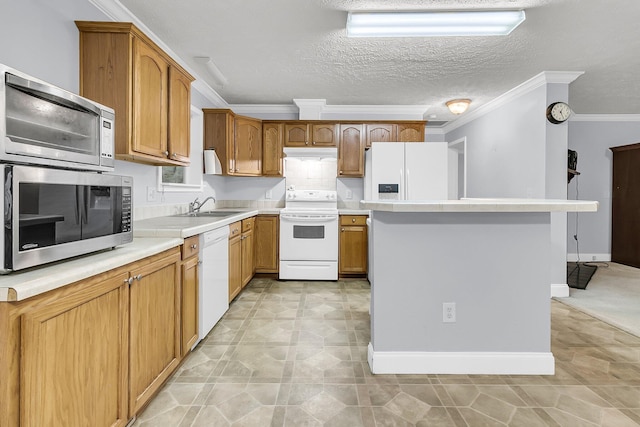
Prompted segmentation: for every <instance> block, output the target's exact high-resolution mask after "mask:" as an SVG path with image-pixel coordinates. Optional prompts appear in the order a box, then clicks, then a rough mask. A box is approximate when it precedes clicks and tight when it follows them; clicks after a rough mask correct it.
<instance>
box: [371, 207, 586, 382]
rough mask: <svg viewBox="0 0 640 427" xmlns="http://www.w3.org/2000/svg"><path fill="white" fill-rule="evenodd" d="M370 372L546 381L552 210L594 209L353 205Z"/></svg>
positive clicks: (551, 369)
mask: <svg viewBox="0 0 640 427" xmlns="http://www.w3.org/2000/svg"><path fill="white" fill-rule="evenodd" d="M360 206H361V207H362V208H364V209H369V210H371V230H370V239H371V240H370V242H369V247H370V248H371V251H370V257H371V258H370V273H369V279H370V281H371V342H370V344H369V349H368V359H369V365H370V368H371V371H372V372H373V373H374V374H543V375H544V374H549V375H551V374H553V373H554V370H555V367H554V365H555V363H554V357H553V354H552V353H551V348H550V334H551V328H550V323H551V319H550V279H549V271H550V263H551V260H550V253H551V252H552V238H551V233H552V227H551V215H552V213H553V212H576V211H580V212H594V211H596V210H597V208H598V203H597V202H588V201H567V200H532V199H517V200H515V199H464V200H442V201H440V200H438V201H370V202H369V201H362V202H360Z"/></svg>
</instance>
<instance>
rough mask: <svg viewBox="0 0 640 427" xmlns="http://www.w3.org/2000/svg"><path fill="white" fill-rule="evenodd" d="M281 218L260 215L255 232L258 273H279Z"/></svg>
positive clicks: (257, 218)
mask: <svg viewBox="0 0 640 427" xmlns="http://www.w3.org/2000/svg"><path fill="white" fill-rule="evenodd" d="M279 218H280V217H279V216H278V215H258V216H257V217H256V226H255V232H254V238H255V243H254V246H255V267H256V273H277V272H278V267H279V262H278V247H279V241H280V236H279V234H280V233H279V225H280V222H279Z"/></svg>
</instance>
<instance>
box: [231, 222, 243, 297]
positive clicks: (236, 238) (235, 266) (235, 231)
mask: <svg viewBox="0 0 640 427" xmlns="http://www.w3.org/2000/svg"><path fill="white" fill-rule="evenodd" d="M241 237H242V221H238V222H234V223H233V224H231V225H229V302H231V301H232V300H233V299H234V298H235V297H236V296H238V294H239V293H240V291H241V290H242V240H240V239H241Z"/></svg>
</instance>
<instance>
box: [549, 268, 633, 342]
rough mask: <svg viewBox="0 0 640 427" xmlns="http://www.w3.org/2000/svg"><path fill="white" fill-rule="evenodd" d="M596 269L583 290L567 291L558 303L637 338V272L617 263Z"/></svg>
mask: <svg viewBox="0 0 640 427" xmlns="http://www.w3.org/2000/svg"><path fill="white" fill-rule="evenodd" d="M593 265H598V270H597V271H596V272H595V274H594V275H593V277H592V278H591V281H590V282H589V284H588V285H587V288H586V289H574V288H570V296H569V297H568V298H556V299H557V300H558V301H560V302H562V303H564V304H567V305H570V306H572V307H575V308H577V309H579V310H581V311H583V312H585V313H587V314H590V315H591V316H593V317H596V318H598V319H600V320H603V321H605V322H607V323H609V324H611V325H613V326H616V327H618V328H620V329H622V330H624V331H627V332H629V333H631V334H633V335H635V336H638V337H640V269H638V268H633V267H628V266H626V265H622V264H616V263H608V265H607V263H593Z"/></svg>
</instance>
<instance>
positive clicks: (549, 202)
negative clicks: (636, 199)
mask: <svg viewBox="0 0 640 427" xmlns="http://www.w3.org/2000/svg"><path fill="white" fill-rule="evenodd" d="M360 207H361V208H363V209H370V210H372V211H383V212H595V211H597V210H598V202H596V201H587V200H553V199H461V200H389V201H382V200H375V201H367V200H361V201H360Z"/></svg>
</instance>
